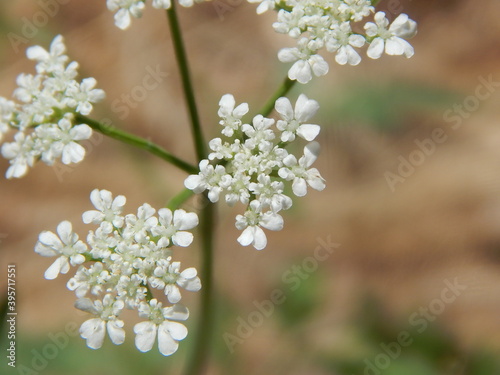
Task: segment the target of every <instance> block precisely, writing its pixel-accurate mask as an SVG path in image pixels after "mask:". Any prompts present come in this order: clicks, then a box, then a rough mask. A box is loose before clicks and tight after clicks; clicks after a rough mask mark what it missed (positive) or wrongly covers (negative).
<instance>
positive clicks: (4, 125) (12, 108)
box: [0, 96, 16, 142]
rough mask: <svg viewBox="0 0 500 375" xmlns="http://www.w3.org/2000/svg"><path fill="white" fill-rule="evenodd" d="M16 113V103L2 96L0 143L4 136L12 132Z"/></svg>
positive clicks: (0, 99)
mask: <svg viewBox="0 0 500 375" xmlns="http://www.w3.org/2000/svg"><path fill="white" fill-rule="evenodd" d="M15 112H16V103H14V102H13V101H11V100H7V99H5V98H2V97H1V96H0V142H1V141H2V139H3V135H4V134H5V133H7V132H8V131H9V130H10V126H11V122H12V120H13V118H14V114H15Z"/></svg>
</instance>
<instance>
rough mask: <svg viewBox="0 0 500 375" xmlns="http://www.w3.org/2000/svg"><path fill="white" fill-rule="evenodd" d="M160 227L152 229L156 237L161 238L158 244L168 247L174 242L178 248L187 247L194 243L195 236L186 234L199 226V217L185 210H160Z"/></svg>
mask: <svg viewBox="0 0 500 375" xmlns="http://www.w3.org/2000/svg"><path fill="white" fill-rule="evenodd" d="M158 217H159V225H158V226H155V227H153V228H152V229H151V231H152V233H153V234H154V235H155V236H161V237H162V238H161V239H160V240H159V242H158V244H159V245H160V246H164V247H167V246H169V245H170V242H172V243H173V244H174V245H176V246H182V247H187V246H189V245H191V243H192V242H193V234H192V233H190V232H186V230H188V229H193V228H194V227H196V226H197V225H198V215H196V214H195V213H194V212H186V211H184V210H175V211H174V213H173V215H172V211H171V210H169V209H168V208H161V209H159V210H158Z"/></svg>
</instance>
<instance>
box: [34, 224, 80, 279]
mask: <svg viewBox="0 0 500 375" xmlns="http://www.w3.org/2000/svg"><path fill="white" fill-rule="evenodd" d="M57 235H59V237H58V236H57ZM57 235H56V234H54V233H52V232H49V231H44V232H42V233H40V236H39V237H38V242H37V244H36V246H35V252H37V253H38V254H40V255H42V256H45V257H51V256H59V257H58V258H57V259H56V261H55V262H54V263H52V265H51V266H50V267H49V268H48V269H47V271H45V278H46V279H48V280H52V279H55V278H56V277H57V275H59V273H67V272H68V271H69V268H70V264H71V265H72V266H75V265H77V264H82V263H83V262H84V261H85V256H84V255H83V254H84V253H85V252H86V251H87V246H86V245H85V244H84V243H83V242H82V241H80V240H79V239H78V235H77V234H76V233H74V232H73V227H72V225H71V223H70V222H69V221H63V222H61V223H60V224H59V225H58V226H57Z"/></svg>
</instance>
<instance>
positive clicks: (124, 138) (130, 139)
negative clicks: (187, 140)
mask: <svg viewBox="0 0 500 375" xmlns="http://www.w3.org/2000/svg"><path fill="white" fill-rule="evenodd" d="M75 119H76V120H77V121H79V122H82V123H84V124H87V125H88V126H90V127H91V128H92V129H94V130H96V131H98V132H99V133H101V134H104V135H106V136H108V137H110V138H113V139H116V140H118V141H121V142H124V143H127V144H129V145H132V146H135V147H138V148H140V149H142V150H146V151H148V152H149V153H151V154H153V155H155V156H158V157H159V158H161V159H163V160H165V161H167V162H169V163H170V164H172V165H175V166H176V167H178V168H180V169H182V170H183V171H185V172H187V173H195V172H196V171H197V170H198V168H196V167H195V166H194V165H191V164H189V163H188V162H186V161H184V160H182V159H179V158H178V157H176V156H174V155H172V154H171V153H169V152H168V151H166V150H165V149H163V148H162V147H160V146H158V145H157V144H155V143H153V142H151V141H149V140H146V139H144V138H141V137H139V136H137V135H133V134H130V133H127V132H125V131H123V130H120V129H117V128H115V127H113V126H109V125H105V124H103V123H100V122H99V121H96V120H93V119H91V118H88V117H86V116H83V115H80V114H76V115H75Z"/></svg>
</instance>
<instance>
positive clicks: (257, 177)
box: [184, 94, 325, 250]
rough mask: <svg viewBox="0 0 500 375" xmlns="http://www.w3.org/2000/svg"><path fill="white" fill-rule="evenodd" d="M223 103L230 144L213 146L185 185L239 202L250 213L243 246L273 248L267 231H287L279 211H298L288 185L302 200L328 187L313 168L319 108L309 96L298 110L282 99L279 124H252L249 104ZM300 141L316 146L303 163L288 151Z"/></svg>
mask: <svg viewBox="0 0 500 375" xmlns="http://www.w3.org/2000/svg"><path fill="white" fill-rule="evenodd" d="M219 104H220V108H219V116H220V118H221V120H220V125H221V126H222V127H223V129H222V134H223V135H224V136H225V137H226V140H222V139H221V138H215V139H212V140H211V141H210V142H209V147H210V149H211V150H212V152H211V153H210V154H209V155H208V159H205V160H202V161H201V162H200V164H199V168H200V172H199V173H198V174H196V175H191V176H189V177H188V178H187V179H186V180H185V182H184V185H185V186H186V187H187V188H188V189H191V190H193V191H194V192H195V193H201V192H203V191H205V190H208V198H209V199H210V201H212V202H217V201H218V200H219V197H220V195H223V196H224V199H225V201H226V203H227V204H228V205H230V206H232V205H234V204H236V203H237V202H238V201H239V202H241V203H243V204H245V205H246V206H247V208H246V210H245V213H244V214H243V215H238V216H236V227H237V228H238V229H240V230H243V232H242V233H241V235H240V236H239V238H238V242H239V243H240V244H241V245H243V246H248V245H250V244H251V245H253V246H254V247H255V248H256V249H257V250H262V249H264V248H265V247H266V245H267V238H266V235H265V233H264V231H263V229H262V228H265V229H269V230H274V231H277V230H281V229H282V228H283V218H282V217H281V215H280V214H279V212H280V211H281V210H286V209H288V208H290V207H291V206H292V199H291V198H290V197H289V196H287V195H286V194H285V185H286V184H291V189H292V191H293V194H295V195H296V196H299V197H302V196H304V195H306V193H307V187H308V186H310V187H312V188H313V189H316V190H323V189H324V188H325V182H324V180H323V178H322V177H321V175H320V173H319V172H318V170H317V169H316V168H311V165H312V164H313V163H314V161H315V160H316V158H317V157H318V154H319V145H318V143H317V142H312V141H314V139H315V138H316V136H317V135H318V134H319V131H320V126H319V125H316V124H310V123H308V122H309V120H310V119H311V117H313V116H314V114H315V113H316V112H317V110H318V108H319V105H318V103H317V102H316V101H315V100H311V99H308V98H307V97H306V96H305V95H304V94H301V95H300V96H299V98H298V99H297V102H296V103H295V107H293V106H292V104H291V103H290V101H289V100H288V99H287V98H285V97H282V98H279V99H278V100H277V101H276V104H275V109H276V111H277V113H278V114H279V116H280V119H279V120H278V121H275V120H274V119H271V118H266V117H264V116H262V115H257V116H255V117H254V118H253V120H252V124H246V123H243V121H242V117H243V116H244V115H245V114H246V113H247V112H248V110H249V108H248V104H247V103H242V104H239V105H238V106H236V102H235V99H234V97H233V96H232V95H231V94H226V95H224V96H223V97H222V99H221V100H220V103H219ZM273 125H276V126H275V128H274V127H273ZM298 138H302V139H304V140H306V141H309V142H310V143H308V144H307V145H306V146H305V148H304V154H303V155H302V156H301V157H299V158H298V157H296V156H295V155H293V154H291V153H289V152H288V151H287V150H286V149H285V147H286V146H287V145H288V144H290V143H291V142H294V141H295V140H296V139H298Z"/></svg>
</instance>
